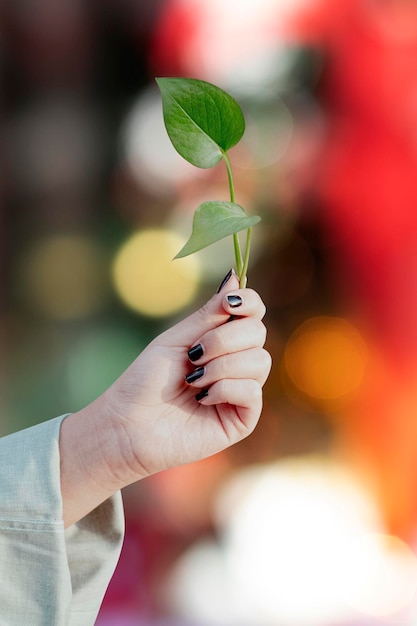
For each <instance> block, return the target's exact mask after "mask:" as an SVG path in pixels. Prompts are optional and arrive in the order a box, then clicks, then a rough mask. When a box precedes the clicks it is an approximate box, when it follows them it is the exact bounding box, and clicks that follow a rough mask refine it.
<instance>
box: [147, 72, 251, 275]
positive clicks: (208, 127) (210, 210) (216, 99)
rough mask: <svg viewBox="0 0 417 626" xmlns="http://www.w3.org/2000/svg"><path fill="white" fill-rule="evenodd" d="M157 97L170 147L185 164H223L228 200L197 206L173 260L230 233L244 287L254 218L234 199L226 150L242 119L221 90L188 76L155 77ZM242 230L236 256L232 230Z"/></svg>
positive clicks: (240, 129) (241, 130)
mask: <svg viewBox="0 0 417 626" xmlns="http://www.w3.org/2000/svg"><path fill="white" fill-rule="evenodd" d="M156 82H157V84H158V87H159V90H160V92H161V96H162V106H163V115H164V122H165V127H166V129H167V133H168V136H169V138H170V139H171V142H172V144H173V146H174V148H175V149H176V150H177V152H178V153H179V154H180V155H181V156H182V157H183V158H184V159H185V160H186V161H188V162H189V163H191V164H193V165H195V166H196V167H201V168H210V167H214V166H215V165H217V164H218V163H219V162H220V161H221V160H222V159H223V160H224V162H225V164H226V169H227V175H228V181H229V190H230V202H226V201H218V200H212V201H209V202H203V203H202V204H200V206H198V207H197V209H196V210H195V213H194V218H193V227H192V233H191V236H190V238H189V239H188V241H187V243H186V244H185V245H184V247H183V248H182V249H181V250H180V251H179V252H178V254H177V255H176V257H175V258H180V257H184V256H187V255H189V254H193V253H194V252H198V251H199V250H202V249H203V248H206V247H207V246H209V245H211V244H212V243H214V242H216V241H219V240H220V239H223V238H224V237H227V236H228V235H233V242H234V252H235V259H236V271H237V274H238V277H239V282H240V286H241V287H244V286H246V273H247V268H248V263H249V253H250V247H251V238H252V227H253V226H254V225H255V224H256V223H257V222H259V221H260V219H261V218H260V217H259V216H257V215H254V216H249V215H247V213H246V212H245V209H244V208H243V207H242V206H240V204H236V202H235V188H234V182H233V175H232V168H231V164H230V159H229V155H228V151H229V150H230V148H232V147H233V146H235V145H236V144H237V143H238V142H239V141H240V139H241V138H242V136H243V133H244V131H245V118H244V116H243V113H242V110H241V108H240V106H239V105H238V103H237V102H236V100H235V99H234V98H232V96H230V95H229V94H228V93H226V92H225V91H224V90H223V89H220V88H219V87H216V86H215V85H212V84H211V83H208V82H206V81H202V80H197V79H194V78H157V79H156ZM243 230H246V231H247V233H246V245H245V252H244V255H242V251H241V247H240V241H239V238H238V234H237V233H239V232H240V231H243Z"/></svg>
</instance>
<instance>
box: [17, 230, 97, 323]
mask: <svg viewBox="0 0 417 626" xmlns="http://www.w3.org/2000/svg"><path fill="white" fill-rule="evenodd" d="M107 274H108V270H107V264H106V259H105V256H104V252H103V250H102V248H101V246H100V244H99V243H98V242H97V241H95V240H94V239H93V238H92V237H89V236H87V235H79V234H66V235H50V236H47V237H44V238H42V239H40V240H39V241H37V242H36V243H35V244H34V245H33V246H32V247H31V248H30V249H29V250H27V251H26V252H25V253H24V254H23V255H22V258H21V259H20V262H19V265H18V267H17V275H16V289H17V290H18V291H20V293H21V297H22V299H23V300H24V301H25V302H26V303H27V304H28V305H29V306H30V307H31V308H32V309H35V310H36V311H37V312H38V313H40V314H42V315H44V316H46V317H49V318H53V319H58V320H71V319H79V318H82V317H85V316H88V315H92V314H95V313H97V312H98V311H100V310H101V309H102V308H103V307H104V306H105V304H106V301H107V299H108V295H109V289H108V276H107Z"/></svg>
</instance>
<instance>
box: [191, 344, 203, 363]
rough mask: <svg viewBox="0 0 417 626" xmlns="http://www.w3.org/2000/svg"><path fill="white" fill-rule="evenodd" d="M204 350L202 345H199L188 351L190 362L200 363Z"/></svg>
mask: <svg viewBox="0 0 417 626" xmlns="http://www.w3.org/2000/svg"><path fill="white" fill-rule="evenodd" d="M203 353H204V350H203V346H202V345H201V343H198V344H197V345H196V346H193V347H192V348H190V349H189V350H188V358H189V359H190V361H198V359H201V357H202V356H203Z"/></svg>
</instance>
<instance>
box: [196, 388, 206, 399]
mask: <svg viewBox="0 0 417 626" xmlns="http://www.w3.org/2000/svg"><path fill="white" fill-rule="evenodd" d="M207 396H208V389H202V390H201V391H199V392H198V394H197V395H196V397H195V399H196V400H197V401H200V400H202V399H203V398H207Z"/></svg>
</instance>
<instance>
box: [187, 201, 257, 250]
mask: <svg viewBox="0 0 417 626" xmlns="http://www.w3.org/2000/svg"><path fill="white" fill-rule="evenodd" d="M260 220H261V218H260V217H259V216H258V215H253V216H249V215H248V214H247V213H246V212H245V209H244V208H243V207H241V206H240V205H239V204H235V203H234V202H216V201H211V202H203V204H200V206H199V207H197V209H196V210H195V213H194V219H193V229H192V233H191V236H190V238H189V240H188V241H187V243H186V244H185V246H184V247H183V248H182V249H181V250H180V251H179V252H178V254H177V255H176V256H175V258H176V259H179V258H181V257H184V256H188V255H189V254H193V252H198V251H199V250H202V249H203V248H206V247H207V246H209V245H211V244H212V243H214V242H216V241H219V240H220V239H223V238H224V237H227V236H228V235H233V234H234V233H238V232H240V231H241V230H245V229H247V228H250V227H251V226H253V225H254V224H257V223H258V222H260Z"/></svg>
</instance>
